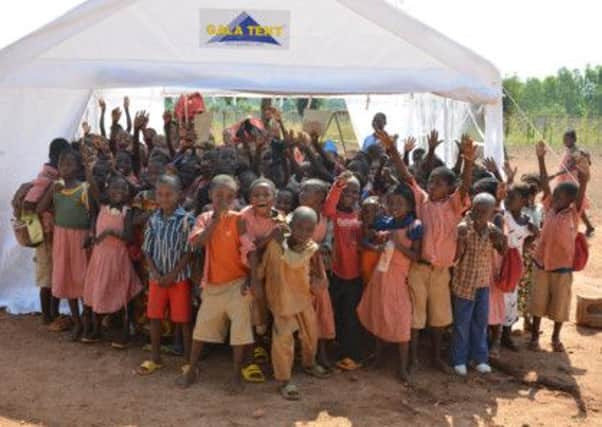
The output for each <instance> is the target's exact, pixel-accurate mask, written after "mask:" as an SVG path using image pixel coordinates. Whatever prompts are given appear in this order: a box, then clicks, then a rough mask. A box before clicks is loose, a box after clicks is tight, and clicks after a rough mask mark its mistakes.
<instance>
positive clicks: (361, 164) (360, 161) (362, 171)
mask: <svg viewBox="0 0 602 427" xmlns="http://www.w3.org/2000/svg"><path fill="white" fill-rule="evenodd" d="M361 156H363V154H361V153H360V155H358V157H356V158H355V159H353V160H352V161H351V162H349V164H348V165H347V169H348V170H349V171H350V172H352V173H353V175H355V177H356V178H357V181H358V184H359V185H360V189H361V187H363V186H364V185H366V181H367V179H368V173H370V165H369V164H368V163H367V159H366V158H364V157H361Z"/></svg>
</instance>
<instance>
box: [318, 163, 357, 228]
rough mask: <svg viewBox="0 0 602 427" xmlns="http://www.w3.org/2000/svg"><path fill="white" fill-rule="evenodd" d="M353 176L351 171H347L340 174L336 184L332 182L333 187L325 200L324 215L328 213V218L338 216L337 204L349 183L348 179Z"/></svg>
mask: <svg viewBox="0 0 602 427" xmlns="http://www.w3.org/2000/svg"><path fill="white" fill-rule="evenodd" d="M352 176H353V174H352V173H351V172H349V171H345V172H343V173H342V174H340V175H339V176H338V177H337V179H336V180H335V182H334V184H332V188H331V189H330V191H329V192H328V195H327V196H326V200H325V201H324V215H326V216H327V217H328V218H331V219H334V218H336V216H337V205H338V204H339V200H340V199H341V194H342V193H343V190H344V189H345V186H346V185H347V180H348V179H349V178H351V177H352Z"/></svg>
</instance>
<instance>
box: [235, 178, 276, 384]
mask: <svg viewBox="0 0 602 427" xmlns="http://www.w3.org/2000/svg"><path fill="white" fill-rule="evenodd" d="M275 197H276V187H275V186H274V183H273V182H272V181H270V180H268V179H265V178H259V179H256V180H255V181H253V182H252V183H251V185H250V187H249V202H250V203H251V204H250V206H247V207H246V208H244V209H243V210H242V211H241V212H240V213H241V216H242V219H243V221H244V223H245V230H246V231H245V234H244V235H242V236H241V257H242V261H243V263H244V264H245V265H248V266H249V267H250V269H251V289H252V290H253V293H254V296H255V299H254V300H253V306H252V320H253V326H254V328H255V332H256V333H257V335H259V336H265V335H266V331H267V325H268V309H267V303H266V300H265V293H264V289H263V287H264V286H263V282H261V281H260V280H258V279H257V274H256V268H257V265H259V262H260V261H261V257H262V254H263V251H264V249H265V248H266V246H267V244H268V243H269V242H270V240H272V238H273V237H274V236H275V234H276V233H281V232H282V227H283V226H284V224H285V218H284V217H283V216H281V215H280V214H279V213H278V212H277V211H276V210H275V209H274V199H275ZM255 342H256V343H259V342H261V341H260V340H258V339H256V340H255ZM253 358H254V359H255V362H256V363H266V362H267V361H268V353H267V351H266V350H265V348H264V347H262V346H261V345H258V344H256V347H255V349H254V350H253ZM256 363H253V364H251V365H249V366H247V367H246V368H244V369H243V371H244V372H243V375H244V378H245V379H246V380H247V381H251V382H263V381H262V380H261V378H262V377H263V374H262V372H261V370H260V368H259V366H257V364H256Z"/></svg>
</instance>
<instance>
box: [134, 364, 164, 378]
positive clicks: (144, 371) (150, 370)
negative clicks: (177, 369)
mask: <svg viewBox="0 0 602 427" xmlns="http://www.w3.org/2000/svg"><path fill="white" fill-rule="evenodd" d="M161 368H163V365H160V364H158V363H155V362H153V361H152V360H145V361H144V362H142V363H141V364H140V366H138V368H136V373H137V374H138V375H140V376H142V377H145V376H147V375H151V374H154V373H155V372H156V371H158V370H159V369H161Z"/></svg>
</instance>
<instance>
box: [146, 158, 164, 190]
mask: <svg viewBox="0 0 602 427" xmlns="http://www.w3.org/2000/svg"><path fill="white" fill-rule="evenodd" d="M164 173H165V163H164V162H163V160H161V159H157V158H152V159H151V160H150V161H149V163H148V166H147V167H146V171H145V172H144V175H143V180H144V183H145V185H146V186H147V187H149V188H155V184H156V182H157V178H159V177H160V176H161V175H163V174H164Z"/></svg>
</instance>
